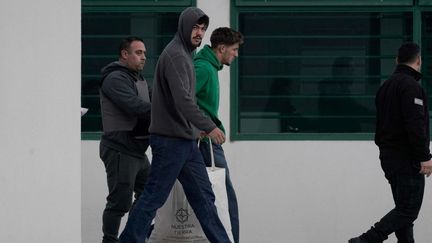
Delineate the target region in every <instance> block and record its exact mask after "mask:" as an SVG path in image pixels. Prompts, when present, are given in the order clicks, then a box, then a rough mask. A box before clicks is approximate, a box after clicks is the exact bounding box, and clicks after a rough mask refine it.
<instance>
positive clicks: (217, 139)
mask: <svg viewBox="0 0 432 243" xmlns="http://www.w3.org/2000/svg"><path fill="white" fill-rule="evenodd" d="M208 136H209V137H210V138H211V139H212V141H213V142H214V143H216V144H223V143H224V142H225V134H224V133H223V132H222V130H220V129H219V128H217V127H216V128H215V129H213V130H212V131H211V132H210V133H209V134H208Z"/></svg>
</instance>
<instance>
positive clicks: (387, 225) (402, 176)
mask: <svg viewBox="0 0 432 243" xmlns="http://www.w3.org/2000/svg"><path fill="white" fill-rule="evenodd" d="M381 166H382V168H383V170H384V173H385V176H386V178H387V180H388V181H389V183H390V186H391V190H392V193H393V200H394V202H395V205H396V207H395V208H394V209H393V210H391V211H390V212H389V213H388V214H387V215H385V216H384V217H383V218H382V219H381V220H380V221H379V222H377V223H376V224H375V225H374V227H372V228H371V229H370V230H369V231H367V232H366V233H364V234H363V235H362V236H361V237H362V238H363V239H365V240H367V241H368V242H370V243H375V242H376V243H381V242H383V241H384V240H386V239H387V238H388V235H390V234H392V233H395V234H396V237H397V239H398V243H414V234H413V226H414V224H413V223H414V221H415V220H416V219H417V216H418V214H419V212H420V208H421V205H422V201H423V193H424V187H425V177H424V175H421V174H420V173H419V171H420V163H418V162H417V163H415V162H413V161H409V160H403V159H388V158H381Z"/></svg>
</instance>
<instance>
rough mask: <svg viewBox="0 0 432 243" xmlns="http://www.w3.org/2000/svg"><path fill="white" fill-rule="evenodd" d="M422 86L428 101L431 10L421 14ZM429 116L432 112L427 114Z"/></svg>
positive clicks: (431, 90)
mask: <svg viewBox="0 0 432 243" xmlns="http://www.w3.org/2000/svg"><path fill="white" fill-rule="evenodd" d="M422 27H423V29H422V61H423V64H422V73H423V79H422V86H423V87H424V88H425V90H426V93H427V94H428V97H429V102H430V101H431V100H432V84H431V81H430V80H431V78H432V70H431V68H432V66H431V65H432V43H431V42H432V12H424V13H423V14H422ZM429 115H430V116H431V115H432V113H430V114H429Z"/></svg>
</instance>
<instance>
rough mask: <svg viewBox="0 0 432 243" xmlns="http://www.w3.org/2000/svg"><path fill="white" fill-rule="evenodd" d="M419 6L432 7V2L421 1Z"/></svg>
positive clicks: (430, 0)
mask: <svg viewBox="0 0 432 243" xmlns="http://www.w3.org/2000/svg"><path fill="white" fill-rule="evenodd" d="M419 5H420V6H431V5H432V0H419Z"/></svg>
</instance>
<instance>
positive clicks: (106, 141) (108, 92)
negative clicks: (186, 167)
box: [100, 37, 151, 243]
mask: <svg viewBox="0 0 432 243" xmlns="http://www.w3.org/2000/svg"><path fill="white" fill-rule="evenodd" d="M145 54H146V48H145V46H144V42H143V40H142V39H140V38H137V37H128V38H125V39H123V40H122V42H121V44H120V48H119V60H118V61H116V62H112V63H110V64H108V65H107V66H106V67H104V68H103V69H102V76H103V77H102V81H101V88H100V103H101V111H102V123H103V130H104V134H103V135H102V138H101V142H100V157H101V159H102V160H103V162H104V165H105V170H106V173H107V182H108V190H109V194H108V197H107V203H106V207H105V210H104V212H103V217H102V221H103V225H102V231H103V234H104V235H103V240H102V242H103V243H108V242H118V231H119V227H120V221H121V218H122V217H123V215H124V214H125V213H127V212H128V211H129V210H130V208H131V205H132V196H133V193H134V192H135V198H138V197H139V196H140V194H141V192H142V191H143V190H144V184H145V182H146V180H147V176H148V173H149V168H150V164H149V161H148V159H147V156H146V154H145V152H146V150H147V147H148V146H149V141H148V127H149V124H150V107H151V106H150V92H149V88H148V85H147V82H146V81H145V80H144V79H143V77H142V76H141V71H142V70H143V68H144V64H145V60H146V56H145Z"/></svg>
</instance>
